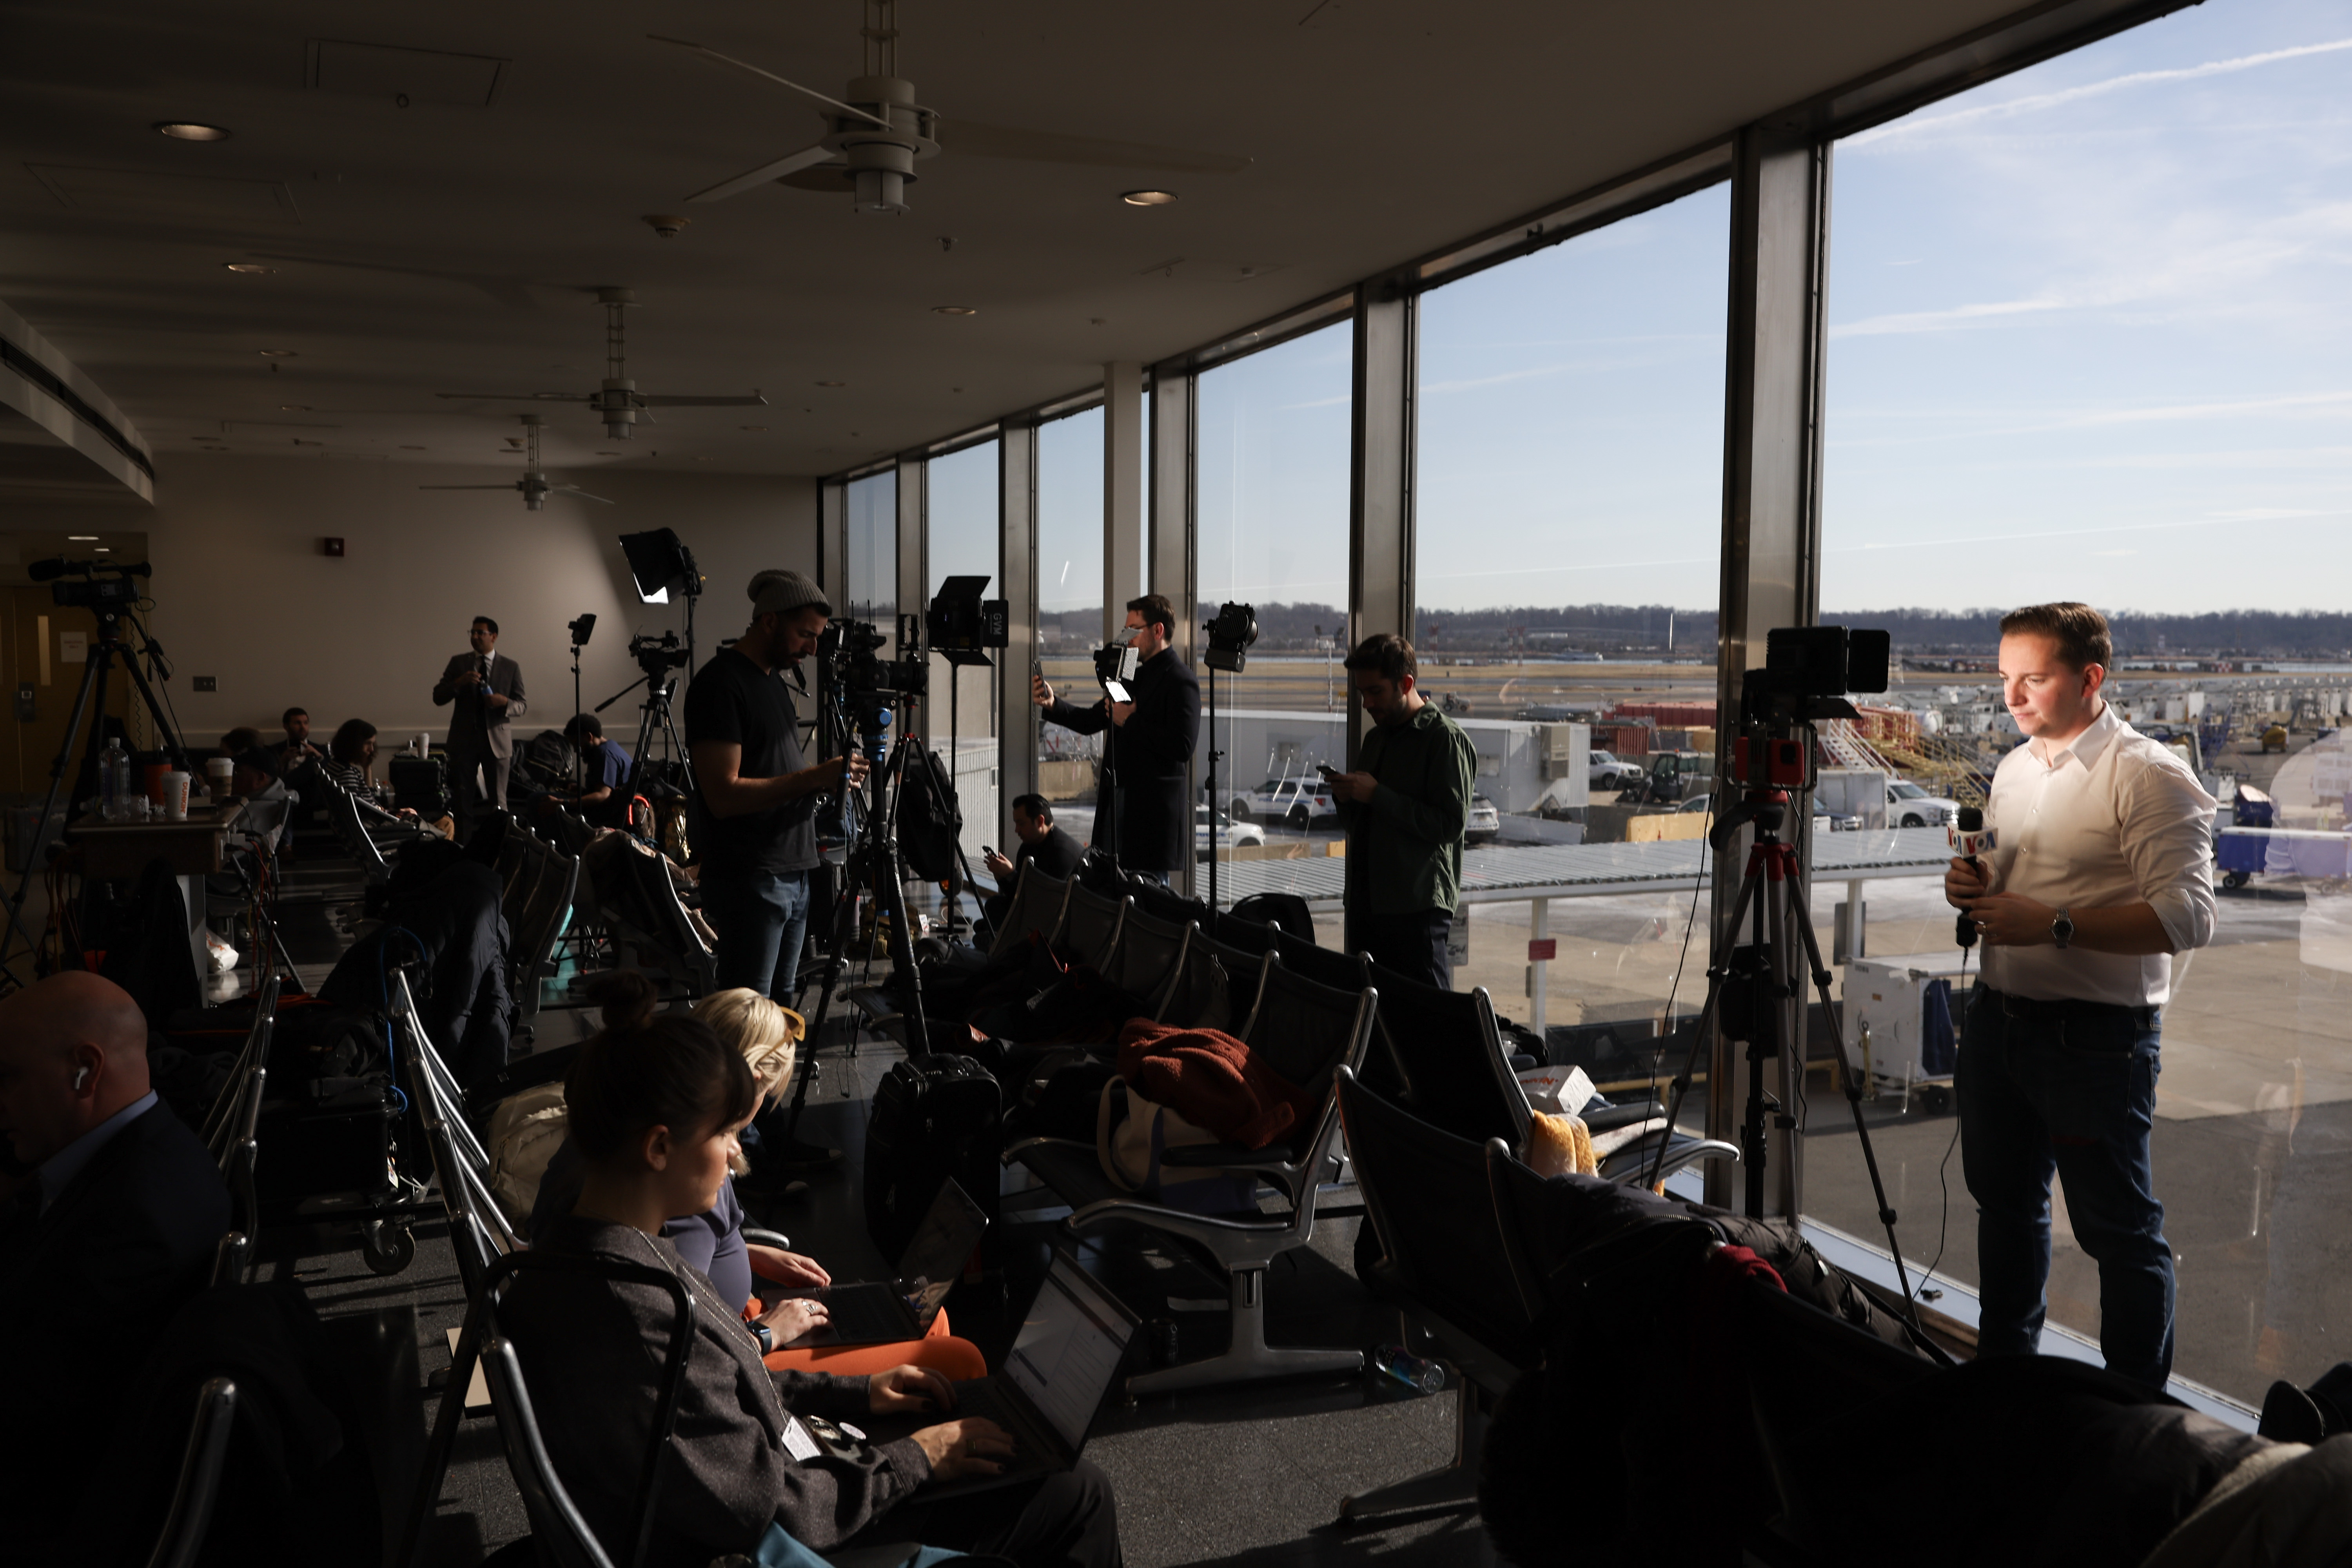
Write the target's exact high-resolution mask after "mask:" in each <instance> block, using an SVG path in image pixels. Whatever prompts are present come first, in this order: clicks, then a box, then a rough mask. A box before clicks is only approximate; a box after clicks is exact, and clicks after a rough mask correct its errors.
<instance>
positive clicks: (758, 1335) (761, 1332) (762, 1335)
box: [750, 1323, 776, 1355]
mask: <svg viewBox="0 0 2352 1568" xmlns="http://www.w3.org/2000/svg"><path fill="white" fill-rule="evenodd" d="M750 1326H751V1337H752V1338H753V1339H755V1340H757V1341H759V1342H760V1353H761V1355H767V1354H770V1353H772V1352H773V1351H774V1350H775V1348H776V1333H775V1331H774V1330H773V1329H771V1328H770V1327H768V1325H767V1324H765V1323H753V1324H751V1325H750Z"/></svg>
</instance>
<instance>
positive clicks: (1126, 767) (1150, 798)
mask: <svg viewBox="0 0 2352 1568" xmlns="http://www.w3.org/2000/svg"><path fill="white" fill-rule="evenodd" d="M1175 636H1176V610H1175V607H1174V606H1173V605H1171V604H1169V602H1168V597H1167V595H1164V594H1146V595H1144V596H1143V597H1141V598H1140V599H1130V600H1129V601H1128V605H1127V633H1126V641H1127V644H1128V646H1129V647H1132V648H1133V649H1135V651H1136V653H1137V655H1138V657H1139V660H1140V662H1139V664H1138V665H1137V667H1136V671H1135V680H1134V683H1133V686H1132V688H1131V689H1130V690H1129V693H1128V695H1129V696H1130V697H1132V698H1133V699H1134V700H1133V701H1131V702H1114V701H1113V700H1111V699H1110V698H1109V696H1108V695H1105V697H1104V698H1103V700H1101V701H1099V702H1097V703H1095V704H1094V705H1093V706H1091V707H1087V708H1074V707H1072V706H1071V705H1070V704H1069V703H1067V702H1065V701H1063V700H1060V699H1058V698H1056V697H1055V695H1054V689H1053V688H1052V687H1051V686H1049V685H1047V684H1046V683H1045V677H1044V676H1042V675H1038V676H1032V677H1031V678H1030V687H1029V692H1030V696H1031V697H1032V698H1033V699H1034V700H1035V702H1036V704H1037V706H1038V707H1040V708H1043V709H1044V710H1045V717H1046V719H1047V720H1048V721H1051V722H1053V723H1055V724H1059V725H1061V726H1062V728H1064V729H1066V730H1075V731H1077V732H1078V733H1079V734H1081V735H1096V734H1100V733H1101V732H1102V731H1105V730H1108V731H1111V735H1110V740H1109V742H1108V752H1107V761H1108V772H1109V774H1110V779H1111V783H1112V798H1111V802H1110V804H1111V809H1112V823H1111V826H1110V827H1109V829H1108V832H1106V830H1105V829H1104V827H1103V826H1102V824H1101V820H1100V818H1099V816H1097V823H1096V829H1095V843H1096V846H1097V847H1101V846H1102V845H1104V844H1105V843H1108V844H1110V845H1112V846H1114V847H1116V849H1117V852H1118V866H1119V869H1120V870H1122V871H1133V872H1137V873H1139V875H1142V876H1146V877H1151V878H1155V879H1158V880H1160V881H1161V882H1165V881H1167V880H1168V878H1169V874H1170V873H1171V872H1172V871H1174V870H1175V869H1176V868H1178V867H1180V866H1181V865H1183V864H1184V857H1185V856H1186V855H1188V854H1190V853H1191V852H1192V826H1191V824H1190V823H1189V822H1187V821H1186V816H1187V813H1186V811H1185V805H1186V796H1187V795H1188V794H1189V793H1190V791H1189V789H1188V788H1187V784H1186V781H1187V777H1188V773H1187V770H1188V769H1189V768H1190V767H1191V766H1192V747H1193V745H1194V743H1195V742H1198V741H1199V739H1200V735H1201V678H1200V677H1199V676H1197V675H1194V674H1193V673H1192V668H1190V667H1189V666H1187V665H1186V664H1185V662H1184V661H1183V660H1182V659H1181V658H1177V657H1176V653H1175V650H1174V649H1173V648H1171V647H1170V646H1169V644H1170V643H1171V642H1172V641H1174V640H1175ZM1097 809H1099V808H1097Z"/></svg>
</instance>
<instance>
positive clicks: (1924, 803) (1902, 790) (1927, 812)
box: [1886, 779, 1960, 827]
mask: <svg viewBox="0 0 2352 1568" xmlns="http://www.w3.org/2000/svg"><path fill="white" fill-rule="evenodd" d="M1959 819H1960V803H1959V802H1958V801H1957V800H1948V799H1947V798H1945V797H1944V796H1942V795H1929V794H1928V793H1927V791H1926V790H1924V789H1921V788H1920V787H1919V786H1918V785H1917V784H1913V783H1912V782H1911V781H1910V780H1909V779H1895V780H1894V781H1893V782H1892V783H1890V784H1887V786H1886V820H1887V822H1888V824H1889V825H1890V826H1895V827H1948V826H1951V825H1952V824H1953V823H1955V822H1958V820H1959Z"/></svg>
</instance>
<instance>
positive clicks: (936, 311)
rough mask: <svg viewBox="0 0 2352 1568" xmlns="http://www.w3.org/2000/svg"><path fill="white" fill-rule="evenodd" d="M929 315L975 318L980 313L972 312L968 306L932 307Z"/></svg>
mask: <svg viewBox="0 0 2352 1568" xmlns="http://www.w3.org/2000/svg"><path fill="white" fill-rule="evenodd" d="M931 314H932V315H934V316H977V315H979V314H980V312H979V311H978V310H973V309H972V308H971V306H970V305H934V306H932V307H931Z"/></svg>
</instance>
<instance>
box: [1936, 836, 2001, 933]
mask: <svg viewBox="0 0 2352 1568" xmlns="http://www.w3.org/2000/svg"><path fill="white" fill-rule="evenodd" d="M1944 840H1945V842H1946V843H1948V844H1949V845H1950V846H1951V847H1952V853H1953V854H1955V855H1957V856H1958V857H1959V858H1961V859H1963V860H1966V861H1967V862H1968V863H1969V867H1970V868H1972V869H1976V870H1982V869H1983V868H1984V862H1983V861H1982V860H1979V858H1977V857H1978V856H1979V855H1980V854H1982V853H1983V852H1985V851H1986V850H1989V849H1993V848H1997V847H1999V845H1998V842H1997V840H1996V837H1995V835H1994V832H1993V830H1992V829H1991V828H1990V827H1987V826H1985V823H1984V812H1983V811H1982V810H1981V809H1980V808H1979V807H1977V806H1973V805H1964V806H1962V807H1960V820H1959V821H1958V823H1957V824H1956V825H1954V826H1950V827H1948V828H1946V829H1945V830H1944ZM1952 938H1953V940H1954V941H1956V942H1958V943H1959V944H1960V946H1961V947H1963V948H1970V947H1974V946H1976V944H1977V922H1976V917H1975V916H1973V915H1971V914H1969V911H1968V910H1961V911H1960V917H1959V920H1958V922H1957V923H1956V924H1955V925H1954V926H1953V928H1952Z"/></svg>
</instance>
